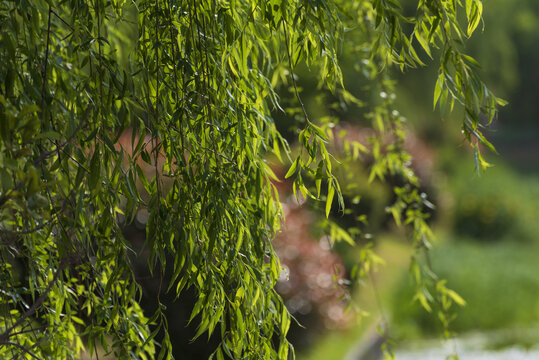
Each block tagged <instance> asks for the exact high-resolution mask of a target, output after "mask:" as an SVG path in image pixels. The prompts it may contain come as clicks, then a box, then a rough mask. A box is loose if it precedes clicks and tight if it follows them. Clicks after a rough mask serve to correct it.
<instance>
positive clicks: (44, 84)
mask: <svg viewBox="0 0 539 360" xmlns="http://www.w3.org/2000/svg"><path fill="white" fill-rule="evenodd" d="M51 15H52V6H51V5H50V4H49V19H48V21H47V45H46V50H45V64H44V65H43V85H42V86H41V129H43V121H44V119H45V86H46V84H47V65H48V64H49V44H50V38H51V17H52V16H51Z"/></svg>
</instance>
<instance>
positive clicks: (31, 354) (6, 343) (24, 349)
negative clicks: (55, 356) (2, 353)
mask: <svg viewBox="0 0 539 360" xmlns="http://www.w3.org/2000/svg"><path fill="white" fill-rule="evenodd" d="M0 344H2V343H0ZM3 344H5V345H11V346H15V347H17V348H19V349H21V350H22V351H24V352H25V353H27V354H28V355H30V356H31V357H33V358H34V359H37V360H41V358H39V357H38V356H37V355H36V354H34V353H33V352H31V351H30V349H28V348H27V347H26V346H23V345H21V344H17V343H14V342H11V341H6V342H4V343H3Z"/></svg>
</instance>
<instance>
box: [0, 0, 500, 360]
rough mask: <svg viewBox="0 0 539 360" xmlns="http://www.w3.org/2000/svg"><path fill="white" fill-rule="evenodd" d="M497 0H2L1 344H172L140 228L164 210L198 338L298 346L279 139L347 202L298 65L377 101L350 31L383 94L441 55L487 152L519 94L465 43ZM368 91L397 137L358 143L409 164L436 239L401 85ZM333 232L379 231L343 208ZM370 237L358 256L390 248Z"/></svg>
mask: <svg viewBox="0 0 539 360" xmlns="http://www.w3.org/2000/svg"><path fill="white" fill-rule="evenodd" d="M481 12H482V3H481V1H480V0H419V1H417V9H416V12H415V13H414V14H406V15H403V14H402V11H401V7H400V4H399V1H398V0H302V1H290V0H270V1H255V0H169V1H163V0H155V1H153V0H152V1H147V0H135V1H133V2H125V1H122V0H112V1H104V0H91V1H90V0H69V1H48V0H8V1H6V0H2V1H1V2H0V34H1V36H0V78H1V79H2V81H1V85H0V107H1V112H0V114H1V115H0V116H1V119H0V138H1V141H0V181H1V186H0V236H1V240H0V257H1V259H2V261H1V263H0V268H1V272H0V302H1V304H0V357H1V358H19V357H22V358H36V359H65V358H76V357H77V356H79V355H80V353H81V351H83V350H84V349H88V350H89V352H90V353H94V352H95V347H96V346H102V347H104V348H105V349H106V350H109V351H111V352H113V353H114V354H116V356H117V357H119V358H141V359H146V358H154V357H159V358H162V357H165V358H169V357H170V356H171V342H170V336H172V335H171V334H168V333H167V319H166V318H165V317H164V315H163V313H162V309H161V308H160V309H158V310H157V312H156V313H155V314H143V313H142V311H141V308H140V306H139V305H138V300H139V298H140V292H141V289H140V287H139V286H138V285H137V283H136V281H135V278H134V275H133V270H132V268H131V265H130V260H129V259H130V252H131V249H130V244H129V243H128V242H127V241H126V239H125V238H124V237H123V235H122V229H123V227H125V226H126V224H129V223H130V222H131V221H133V218H134V216H135V214H136V212H137V210H138V209H140V208H145V209H146V210H147V211H148V214H149V218H148V222H147V225H146V233H147V237H146V247H147V249H149V251H150V257H149V260H148V267H149V268H150V269H152V270H153V271H154V274H155V276H156V278H157V279H159V278H161V279H162V277H160V276H161V275H160V274H162V271H163V270H162V269H163V268H164V266H165V262H166V260H167V259H170V258H173V259H174V265H173V268H174V276H173V279H172V281H170V283H166V284H165V283H163V284H162V289H163V291H165V290H167V289H168V290H169V291H173V292H175V293H176V294H177V295H178V296H181V291H182V289H185V288H186V287H191V288H193V289H194V290H195V292H196V294H197V295H198V301H197V303H196V305H195V307H194V309H193V313H192V319H194V320H193V321H196V322H197V323H198V329H199V331H198V335H197V336H199V335H201V334H205V333H207V334H212V333H213V332H218V333H220V337H221V339H222V341H221V344H220V345H219V347H218V348H217V349H215V353H214V355H215V356H216V357H217V358H218V359H222V358H223V357H230V358H280V359H286V358H287V357H288V356H290V354H291V351H290V349H291V348H292V347H291V345H290V344H289V343H288V341H287V340H286V334H287V331H288V328H289V324H290V321H291V318H290V315H289V313H288V312H287V310H286V308H285V306H284V305H283V302H282V301H281V299H280V297H279V296H278V295H277V294H276V292H275V290H274V285H275V283H276V280H277V278H278V277H279V273H280V264H279V259H278V257H277V256H276V254H275V252H274V250H273V248H272V239H273V238H274V236H275V234H276V233H277V232H278V231H279V227H280V226H281V223H282V220H283V219H282V212H281V207H280V203H279V199H278V194H277V191H276V190H275V187H274V185H273V184H272V181H275V180H276V176H275V175H274V173H273V171H272V170H271V168H270V167H269V166H268V164H267V162H266V161H265V158H266V156H267V154H269V153H273V154H274V155H276V156H277V157H278V158H279V159H281V160H282V161H285V162H286V161H287V159H289V160H290V163H291V164H292V165H291V167H290V168H289V171H288V173H287V175H286V176H287V177H292V178H293V179H294V182H293V184H294V192H295V193H296V194H297V196H300V195H299V194H300V193H301V194H302V195H301V196H304V197H309V198H312V199H313V201H322V202H323V201H325V202H326V206H325V208H326V215H328V214H329V212H330V210H331V207H332V204H333V203H335V204H340V207H341V208H342V207H343V200H342V195H341V191H340V187H339V184H338V181H337V179H336V178H335V176H334V175H333V169H334V168H335V167H336V166H338V165H339V164H338V163H337V162H336V161H335V160H334V159H333V157H332V154H330V153H328V148H329V147H328V146H327V144H328V142H329V141H331V138H332V132H331V129H330V128H331V127H332V124H331V123H330V122H329V121H328V120H327V119H324V118H317V117H316V116H315V115H314V114H310V113H309V109H308V108H306V107H305V105H304V103H303V101H302V99H301V89H300V87H299V86H298V85H297V84H296V77H295V75H294V71H295V69H296V67H297V66H300V65H301V66H307V68H308V69H310V70H311V71H312V73H313V74H316V76H317V77H318V79H319V90H320V91H329V92H331V93H332V94H334V96H335V97H336V98H338V99H340V101H344V102H358V103H359V102H360V101H363V102H364V101H367V100H368V99H357V98H355V97H354V94H351V93H349V92H347V91H346V89H345V88H344V86H343V78H342V73H341V69H340V66H339V64H340V63H339V56H340V54H341V53H342V50H343V48H346V50H347V51H351V52H352V53H353V55H354V56H355V57H356V59H359V60H361V61H359V62H358V63H359V64H360V65H358V67H357V70H358V74H363V75H362V76H364V77H366V78H368V79H369V80H370V81H371V83H376V84H377V85H376V86H377V88H379V89H382V93H381V94H382V95H384V94H386V95H387V94H391V92H392V87H393V82H392V81H391V79H390V75H391V74H390V73H391V71H393V70H392V69H393V68H397V69H398V68H400V69H401V70H403V69H405V68H409V67H418V66H422V65H423V64H424V62H426V61H436V62H439V76H438V78H437V79H436V81H435V86H434V103H435V105H436V104H437V103H439V104H440V105H441V106H442V107H448V108H453V106H459V107H462V108H463V109H464V111H463V113H464V119H463V122H462V124H463V127H462V129H463V131H464V135H465V136H466V137H467V138H468V140H469V142H470V144H471V146H472V147H473V148H474V149H475V154H476V161H477V164H478V166H480V167H481V166H483V167H484V166H486V163H485V162H484V161H483V160H482V158H481V154H480V152H479V151H478V149H479V147H478V145H479V143H483V144H486V145H487V146H489V144H488V142H487V141H486V139H485V138H484V137H483V135H482V134H481V131H480V129H481V126H482V125H481V122H483V123H485V122H486V123H489V122H490V121H492V119H493V117H494V116H495V108H496V105H497V104H499V103H500V102H501V101H499V100H498V99H497V98H496V97H494V96H493V95H492V94H491V92H490V91H489V90H488V89H487V88H486V87H485V85H484V84H483V82H482V81H481V80H480V78H479V77H478V75H477V72H476V67H477V63H476V61H475V60H474V59H472V58H471V57H469V56H467V55H466V54H464V53H463V52H462V51H463V50H462V49H463V42H464V41H465V40H466V38H468V37H469V36H470V35H471V34H472V32H473V31H474V30H475V29H476V28H477V27H478V26H479V25H480V23H481ZM433 80H434V79H433ZM433 82H434V81H433ZM278 89H289V90H290V92H291V93H292V94H293V95H294V98H295V102H296V105H297V106H296V107H297V108H298V109H299V113H297V112H296V114H295V115H296V116H295V117H294V119H296V120H297V119H299V123H300V125H301V131H300V132H299V139H298V140H299V144H300V150H299V152H295V153H294V154H295V155H294V156H291V151H290V148H289V146H288V144H287V142H286V141H285V140H284V139H283V137H282V136H281V134H280V133H279V132H278V131H277V129H276V126H275V124H274V121H273V119H272V114H274V113H275V112H276V111H283V110H285V111H286V110H289V109H286V108H285V109H283V108H282V107H281V105H280V98H279V96H278V95H277V92H278ZM369 98H371V97H369ZM365 106H366V108H367V109H368V111H367V112H366V113H367V116H368V117H369V118H371V119H372V121H373V126H374V127H375V128H376V130H377V133H378V136H377V137H375V138H374V139H372V142H371V143H370V144H359V143H355V142H350V143H347V145H346V146H345V148H346V149H347V150H348V151H349V155H350V156H352V157H354V156H357V155H358V152H361V151H370V152H371V154H372V157H373V159H374V161H373V162H372V164H371V165H370V171H371V177H372V178H374V177H378V178H380V179H385V178H387V177H388V176H399V177H400V178H401V179H402V181H401V183H402V184H403V185H402V186H399V187H397V188H395V193H396V195H397V196H396V199H397V201H396V203H395V204H394V205H393V206H392V207H391V212H392V213H393V215H394V217H395V220H396V221H397V222H398V223H403V224H407V225H408V226H409V227H410V229H411V234H412V241H413V242H414V244H415V245H417V247H418V248H419V249H424V248H427V247H428V246H429V241H430V238H431V232H430V230H429V228H428V225H427V223H426V215H425V213H424V211H423V199H422V198H421V196H419V195H418V192H417V179H416V177H415V175H414V174H413V171H412V170H411V169H410V167H409V155H408V154H407V153H406V151H405V150H404V148H403V146H402V143H403V138H404V130H405V129H404V127H403V125H402V119H400V118H399V116H398V115H396V114H397V113H396V112H395V111H393V110H394V105H393V98H392V97H391V96H381V97H379V99H378V100H374V101H372V102H367V104H366V105H365ZM294 119H292V118H291V119H290V121H296V120H294ZM126 133H128V134H130V135H129V138H130V145H129V146H123V147H120V146H119V145H118V139H119V137H120V136H122V134H124V136H125V134H126ZM388 135H390V136H388ZM387 139H391V141H389V142H388V140H387ZM143 167H145V168H147V167H152V168H153V172H152V173H148V172H144V171H143V169H142V168H143ZM306 180H308V181H306ZM138 184H141V186H142V187H141V186H138ZM335 206H336V205H335ZM332 233H333V234H334V235H335V238H336V240H338V239H344V240H348V241H349V242H354V237H357V236H360V234H359V235H358V234H356V233H354V234H348V233H346V232H345V231H343V230H342V229H338V228H336V225H334V224H333V225H332ZM364 254H365V256H363V257H362V259H359V260H358V261H360V264H359V267H358V269H359V270H360V271H358V273H359V274H361V273H363V274H365V273H368V271H367V269H368V267H369V264H370V262H371V261H372V257H371V256H370V254H371V253H370V252H369V251H366V252H365V253H364ZM417 257H419V254H418V255H417ZM421 263H422V262H421V261H413V262H412V264H413V265H412V267H413V270H414V274H415V278H416V280H417V284H418V285H417V295H416V297H417V298H418V299H419V300H420V301H421V302H422V303H423V305H424V306H425V307H426V308H427V309H429V308H430V306H431V303H432V302H439V303H440V304H442V307H441V308H442V310H443V311H441V315H442V319H443V318H444V314H445V310H447V309H448V307H449V306H450V304H451V302H453V301H457V302H459V301H460V298H458V296H457V295H456V294H455V293H453V292H452V291H451V290H449V289H447V288H446V287H445V286H444V283H443V282H439V281H438V280H437V279H436V278H435V277H434V276H433V275H431V273H430V272H429V271H428V269H424V268H423V267H422V266H421ZM418 264H419V265H418ZM433 289H434V290H433ZM197 315H198V316H197ZM159 333H161V334H164V335H163V341H162V342H161V343H160V344H156V343H155V341H154V337H155V336H156V334H159Z"/></svg>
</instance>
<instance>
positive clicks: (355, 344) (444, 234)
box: [126, 0, 539, 360]
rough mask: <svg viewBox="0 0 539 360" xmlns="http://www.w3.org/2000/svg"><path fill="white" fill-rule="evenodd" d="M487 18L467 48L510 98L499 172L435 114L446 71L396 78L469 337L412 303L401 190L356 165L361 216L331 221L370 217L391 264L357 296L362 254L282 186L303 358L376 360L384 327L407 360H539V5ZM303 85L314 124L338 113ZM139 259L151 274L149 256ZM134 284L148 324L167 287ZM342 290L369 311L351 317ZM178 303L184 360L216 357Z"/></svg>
mask: <svg viewBox="0 0 539 360" xmlns="http://www.w3.org/2000/svg"><path fill="white" fill-rule="evenodd" d="M409 3H410V6H415V5H414V4H411V3H413V2H409ZM484 7H485V10H484V11H485V12H484V27H485V31H484V32H481V31H477V32H476V34H474V35H473V37H472V38H471V39H470V41H469V42H468V43H467V51H468V53H469V54H470V55H472V56H473V57H475V58H476V59H477V60H478V61H479V63H480V64H482V70H481V73H482V76H483V78H484V79H485V80H486V83H487V84H489V85H490V87H491V88H492V89H493V90H494V93H495V94H496V95H497V96H499V97H501V98H503V99H505V100H507V101H509V105H507V106H506V107H504V108H503V109H501V111H500V113H499V117H498V119H497V120H496V121H495V123H493V124H492V126H491V128H490V130H488V131H486V133H485V135H486V136H487V138H488V139H489V140H490V141H491V142H492V143H493V144H494V145H495V147H496V148H497V150H498V152H499V154H498V155H497V154H494V153H489V152H487V151H486V150H485V153H484V155H485V157H486V160H487V161H488V162H490V163H491V164H492V165H493V166H492V167H490V168H489V169H488V170H487V171H486V172H485V173H483V174H481V175H478V174H477V173H476V172H475V170H474V161H473V155H472V153H471V151H469V146H468V145H467V144H466V143H465V141H464V139H463V138H462V136H461V133H460V128H459V127H460V117H459V113H458V110H457V111H456V112H455V113H453V114H450V115H447V114H445V115H443V116H442V115H441V114H440V113H439V112H438V111H433V110H432V97H433V90H434V82H435V79H436V73H437V68H436V66H432V67H427V68H422V69H417V70H407V71H406V72H405V73H402V74H400V73H395V74H394V75H395V76H396V78H397V80H398V83H397V85H396V91H395V95H396V100H395V101H396V104H397V105H398V109H399V112H400V113H401V115H402V116H404V117H405V118H406V124H407V125H406V126H407V129H408V131H409V134H408V136H407V139H406V147H407V149H408V151H409V152H410V153H411V155H412V157H413V161H412V166H413V168H414V169H415V170H416V172H417V174H418V175H419V177H420V182H421V186H422V190H424V191H425V192H426V193H428V194H429V200H430V201H431V202H432V203H434V204H435V205H436V207H435V208H434V209H433V210H432V214H431V226H432V227H433V228H434V230H435V232H436V237H437V240H436V243H435V244H434V246H433V249H432V251H431V254H432V265H433V268H434V270H435V272H436V273H437V274H438V275H439V276H440V277H442V278H445V279H447V285H448V287H450V288H452V289H454V290H456V291H457V292H458V293H459V294H460V295H461V296H462V297H463V298H464V299H465V300H466V302H467V305H466V306H464V307H459V308H453V311H454V312H455V316H456V317H455V318H454V319H453V321H452V322H451V329H452V330H454V331H456V332H457V333H458V337H457V340H456V341H449V342H447V341H443V340H442V328H441V325H440V322H439V321H438V320H437V319H436V316H435V315H433V314H429V313H427V312H426V311H425V310H423V309H422V308H421V306H420V305H419V304H418V303H417V302H414V301H413V294H414V288H413V285H412V281H411V280H410V278H409V265H410V255H411V254H412V253H413V252H414V249H413V248H412V247H411V245H410V242H409V241H408V240H407V238H406V235H405V234H404V233H403V231H402V230H399V229H397V228H396V227H395V226H394V225H392V224H393V223H392V220H391V217H390V215H389V214H387V213H386V211H385V208H386V207H387V206H388V205H390V204H391V202H392V189H391V188H390V187H389V186H387V185H383V184H381V183H377V182H376V181H375V182H373V183H368V179H367V178H368V175H367V171H366V169H365V168H364V167H362V165H361V164H360V163H350V164H346V170H345V171H342V173H341V174H340V179H339V180H340V182H341V184H342V186H343V188H344V189H345V190H344V193H345V196H346V198H345V202H346V204H347V206H348V207H349V209H351V210H350V212H347V213H346V214H344V215H342V214H339V213H338V212H337V211H334V212H333V213H332V215H333V216H334V220H335V221H336V222H338V223H340V224H341V226H344V227H346V226H348V225H350V223H352V222H354V221H360V222H361V221H363V218H361V215H362V214H363V215H367V219H368V223H367V222H365V224H364V229H365V231H367V232H368V233H369V234H372V239H373V240H372V246H373V250H374V251H375V252H376V253H377V254H378V255H379V256H380V257H381V258H383V259H384V262H385V263H384V264H380V265H379V266H378V270H377V272H376V273H375V274H374V276H373V278H372V280H370V281H365V282H364V283H362V284H360V285H359V286H355V287H350V286H349V285H348V284H347V282H346V280H345V279H346V277H347V275H348V274H349V273H350V271H351V264H352V263H353V262H354V261H357V259H358V257H360V256H361V253H360V252H361V247H357V249H352V248H350V247H342V248H341V247H339V246H336V247H335V249H334V250H336V251H332V249H331V241H330V240H331V239H328V237H327V236H326V235H324V232H323V231H321V230H320V228H319V227H318V226H317V225H316V224H318V223H319V222H320V221H321V220H322V218H323V217H322V216H321V215H318V214H319V213H317V211H316V208H315V207H316V206H315V205H312V204H309V203H306V204H302V205H300V204H297V203H296V202H295V201H293V200H292V196H291V194H290V193H291V184H289V183H287V182H285V181H283V182H282V183H280V184H277V185H278V186H279V190H280V192H281V199H282V201H283V206H284V210H285V215H286V220H287V222H286V226H285V229H284V230H283V232H282V233H281V234H280V235H279V237H278V238H277V239H276V243H275V247H276V250H277V251H278V253H279V254H280V257H281V260H282V263H283V268H284V271H283V275H282V276H281V280H280V281H279V284H278V290H279V292H280V293H281V295H282V296H283V298H284V299H285V302H286V304H287V307H288V308H289V310H290V312H291V313H292V314H293V316H294V317H295V318H296V319H297V320H298V322H299V323H300V324H301V325H302V326H299V325H297V324H296V325H294V326H293V327H292V329H291V331H290V338H291V340H292V342H293V344H294V345H295V347H296V352H297V357H298V358H299V359H300V360H316V359H324V360H332V359H347V360H356V359H357V360H371V359H373V360H374V359H378V358H380V352H379V351H377V350H376V349H377V348H378V347H379V346H380V344H381V337H380V335H379V334H378V332H377V331H376V327H377V326H380V325H383V326H384V327H387V333H388V334H389V336H390V338H391V339H392V341H393V342H394V345H393V348H394V349H395V351H396V355H397V359H419V360H422V359H427V360H428V359H445V356H446V355H448V354H449V353H450V352H452V351H454V350H455V348H456V350H457V352H458V354H459V355H460V358H461V359H528V358H529V359H532V358H533V359H537V358H539V352H538V351H537V349H538V345H539V260H538V257H539V122H537V119H538V116H539V66H538V64H539V1H537V0H521V1H519V2H518V3H517V2H515V1H507V0H485V1H484ZM343 63H344V64H345V65H344V69H343V73H344V74H345V82H346V83H347V84H349V88H350V91H352V92H354V93H355V94H360V95H361V93H362V88H361V81H358V79H356V78H355V77H356V76H357V75H356V74H357V72H356V71H354V66H356V65H357V64H354V59H352V58H346V54H345V58H344V62H343ZM297 75H298V84H299V86H300V87H302V88H303V89H304V91H303V93H302V94H303V95H302V97H303V99H304V101H305V103H306V105H307V107H308V109H310V110H309V111H310V112H311V114H312V115H313V118H317V117H323V116H326V115H328V114H330V113H333V115H335V114H334V112H333V110H332V109H328V108H327V106H328V105H327V103H326V102H325V101H324V99H321V98H320V96H318V95H316V92H315V89H316V83H317V80H316V79H315V78H314V77H313V76H312V75H309V73H308V72H307V71H301V70H300V71H298V74H297ZM311 89H312V90H311ZM363 95H365V94H363ZM358 96H359V95H358ZM359 97H361V96H359ZM338 114H339V115H338V117H339V121H340V122H339V125H338V126H337V128H336V130H335V131H342V130H345V131H346V133H347V135H346V136H347V137H350V138H354V139H356V140H359V141H362V140H364V139H365V138H366V137H367V136H369V134H370V132H371V130H370V129H369V127H368V123H369V122H368V121H365V119H364V118H362V110H361V109H360V108H354V107H349V108H346V109H339V111H338ZM287 116H288V115H283V114H278V113H276V114H275V118H276V121H277V124H278V126H279V127H280V131H282V132H283V133H287V134H288V138H289V140H290V141H291V145H292V146H293V139H294V137H295V133H294V129H291V128H289V127H288V125H287V124H289V123H290V121H287ZM270 161H271V159H270ZM276 173H277V174H278V175H280V177H281V178H284V176H283V175H284V173H285V170H284V168H279V167H278V166H277V165H276ZM141 211H142V210H141ZM139 215H140V216H137V223H136V224H135V225H133V226H131V227H130V228H129V229H127V230H126V233H127V236H128V237H129V238H131V239H132V241H133V243H134V244H140V246H142V243H143V240H144V224H145V219H144V214H143V213H141V214H139ZM142 254H144V251H143V250H142ZM137 261H140V262H141V264H144V263H145V259H144V255H142V256H139V257H138V258H137ZM141 268H143V266H141ZM137 275H138V277H139V281H140V282H141V284H142V285H143V289H144V297H143V306H144V307H145V309H146V311H147V313H148V314H150V313H151V311H152V310H154V309H155V308H156V306H157V304H156V303H154V302H152V301H151V300H150V299H155V298H156V296H155V294H156V292H157V291H158V286H157V284H156V282H155V280H152V278H151V277H150V276H149V274H146V273H138V274H137ZM345 287H347V289H348V290H349V293H351V295H352V296H353V297H354V303H356V304H359V305H360V307H359V309H357V308H356V309H352V310H348V311H347V304H348V302H347V299H346V297H347V296H348V293H347V292H345V291H344V288H345ZM173 300H174V299H173V296H172V295H171V296H169V297H166V296H164V297H163V298H162V301H165V302H166V303H167V306H168V308H167V311H168V313H169V314H170V318H169V327H170V331H171V334H172V337H173V339H175V340H173V341H174V349H175V352H176V358H178V359H204V358H207V357H208V355H209V354H210V353H211V350H212V349H213V345H214V344H215V341H218V339H206V338H204V337H202V338H200V339H198V340H197V341H195V342H191V341H190V339H191V337H192V336H193V335H194V330H195V329H194V327H191V326H186V320H187V319H188V318H189V313H190V308H191V307H192V299H190V298H189V296H188V295H187V296H183V295H182V297H181V299H180V302H175V303H174V302H173ZM358 313H360V314H362V316H360V317H359V320H358V318H357V317H356V316H355V314H358ZM194 323H196V321H195V322H194ZM208 342H209V345H208Z"/></svg>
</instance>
